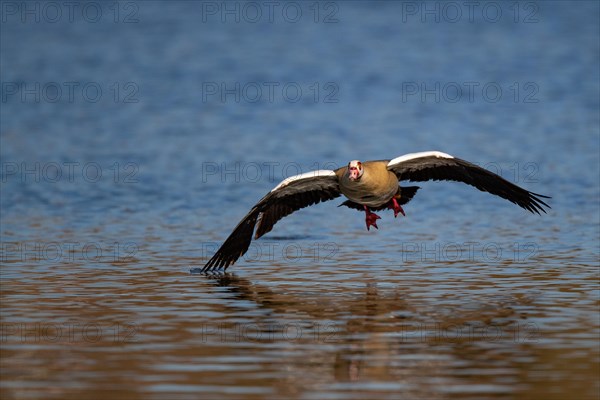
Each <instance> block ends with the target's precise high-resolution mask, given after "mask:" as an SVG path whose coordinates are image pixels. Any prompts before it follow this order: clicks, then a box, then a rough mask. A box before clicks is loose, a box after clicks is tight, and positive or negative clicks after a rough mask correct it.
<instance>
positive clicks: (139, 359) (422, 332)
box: [1, 260, 599, 399]
mask: <svg viewBox="0 0 600 400" xmlns="http://www.w3.org/2000/svg"><path fill="white" fill-rule="evenodd" d="M349 261H351V260H349ZM189 264H190V260H178V261H177V262H176V263H175V265H171V266H165V265H148V266H145V267H144V268H141V267H140V265H139V262H138V261H133V262H131V263H120V264H115V263H105V264H102V265H98V266H97V268H92V267H90V265H78V264H77V263H71V264H67V265H55V266H52V267H47V266H44V267H43V268H42V267H41V266H40V265H39V264H38V265H36V264H32V265H20V264H18V263H10V262H9V263H7V264H5V266H4V267H3V286H2V306H3V313H2V321H1V322H2V337H1V339H2V341H1V346H2V361H1V368H2V398H38V397H41V398H78V399H81V398H102V397H109V396H112V397H115V398H144V399H146V398H164V397H165V396H168V397H172V396H173V395H174V394H177V397H181V398H194V397H196V396H197V395H198V394H201V395H205V396H206V397H209V398H212V397H217V396H218V397H225V398H249V399H252V398H265V397H271V398H281V397H315V398H322V397H334V398H367V397H370V398H398V394H401V395H402V397H406V398H436V399H437V398H461V399H462V398H469V397H473V398H482V397H485V398H515V397H518V398H540V399H541V398H544V399H552V398H556V399H559V398H567V397H568V398H579V399H584V398H594V396H595V395H596V394H597V389H598V386H597V385H596V386H595V387H594V386H590V385H589V382H597V380H596V378H597V376H598V372H599V371H598V352H597V346H595V345H594V344H593V343H595V339H596V338H597V333H598V326H594V325H593V324H592V323H591V322H590V319H589V316H586V315H585V313H586V312H589V313H592V312H595V311H594V307H597V306H598V301H597V299H593V298H592V297H590V295H589V293H590V291H589V290H590V285H594V284H595V283H594V282H595V281H594V280H593V279H594V278H593V274H589V273H588V274H587V275H585V274H581V275H580V278H581V277H582V276H587V277H588V278H589V280H587V279H578V280H571V281H565V280H564V279H561V274H562V273H564V271H559V270H557V269H554V268H552V267H550V266H547V265H541V264H538V265H536V264H531V265H526V266H523V267H522V270H523V271H527V272H522V271H520V272H516V273H514V272H510V271H512V270H511V266H510V265H503V264H502V263H501V264H499V265H496V266H494V267H493V268H490V267H489V266H485V265H462V266H453V265H449V264H448V263H444V264H442V265H439V264H435V265H428V266H422V267H418V268H416V267H415V266H406V265H404V266H395V267H393V268H392V267H391V266H370V267H363V266H360V265H352V264H351V262H350V263H348V264H343V263H342V264H339V265H336V266H335V268H332V267H331V266H329V265H327V266H322V265H316V266H312V265H310V264H300V265H295V266H290V265H283V264H280V265H272V266H263V268H260V269H259V268H254V267H253V266H252V265H248V266H245V269H244V268H239V271H240V272H239V274H224V275H216V276H209V277H207V276H203V275H194V274H189V273H188V272H187V270H186V268H185V267H182V266H183V265H189ZM451 268H453V270H452V269H451ZM581 268H582V269H583V270H586V268H585V267H583V266H582V267H581ZM449 269H451V270H449ZM587 271H588V272H589V271H590V269H589V268H588V269H587ZM242 273H243V274H244V276H242ZM586 310H587V311H586Z"/></svg>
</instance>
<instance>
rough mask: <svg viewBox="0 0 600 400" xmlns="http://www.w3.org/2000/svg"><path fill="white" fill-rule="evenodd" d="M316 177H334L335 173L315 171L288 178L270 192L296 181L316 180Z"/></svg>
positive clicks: (321, 170)
mask: <svg viewBox="0 0 600 400" xmlns="http://www.w3.org/2000/svg"><path fill="white" fill-rule="evenodd" d="M318 176H335V172H333V171H331V170H328V169H319V170H316V171H310V172H305V173H303V174H300V175H294V176H290V177H289V178H286V179H284V180H282V181H281V182H280V183H279V185H277V186H275V188H274V189H273V190H271V192H274V191H276V190H279V189H281V188H283V187H285V186H287V185H288V184H289V183H290V182H293V181H297V180H299V179H307V178H316V177H318Z"/></svg>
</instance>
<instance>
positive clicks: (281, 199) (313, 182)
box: [202, 170, 341, 272]
mask: <svg viewBox="0 0 600 400" xmlns="http://www.w3.org/2000/svg"><path fill="white" fill-rule="evenodd" d="M340 195H341V192H340V188H339V184H338V178H337V175H336V173H335V171H330V170H318V171H312V172H307V173H305V174H301V175H296V176H292V177H289V178H287V179H284V180H283V181H282V182H281V183H279V185H277V186H276V187H275V188H273V190H271V191H270V192H269V193H267V194H266V195H265V196H264V197H263V198H262V199H261V200H260V201H259V202H258V203H256V205H254V207H252V209H251V210H250V212H248V214H246V216H245V217H244V218H243V219H242V220H241V221H240V223H239V224H238V225H237V226H236V227H235V229H234V230H233V232H232V233H231V235H229V237H228V238H227V239H226V240H225V242H224V243H223V245H222V246H221V247H220V248H219V250H217V252H216V253H215V255H214V256H212V258H211V259H210V260H209V261H208V262H207V263H206V265H205V266H204V268H202V272H208V271H214V270H219V269H222V270H226V269H227V267H228V266H229V265H231V264H233V263H235V262H236V261H237V259H238V258H240V257H241V256H243V255H244V254H245V253H246V252H247V251H248V248H249V247H250V242H252V233H253V232H254V228H255V226H256V225H257V223H258V226H257V227H256V234H255V236H254V238H255V239H258V238H259V237H261V236H263V235H264V234H266V233H268V232H270V231H271V229H273V226H274V225H275V224H276V223H277V221H279V220H280V219H281V218H283V217H285V216H287V215H290V214H291V213H293V212H294V211H297V210H300V209H301V208H304V207H308V206H311V205H313V204H317V203H319V202H322V201H328V200H332V199H335V198H336V197H339V196H340Z"/></svg>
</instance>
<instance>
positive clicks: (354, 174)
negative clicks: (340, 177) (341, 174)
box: [348, 167, 359, 181]
mask: <svg viewBox="0 0 600 400" xmlns="http://www.w3.org/2000/svg"><path fill="white" fill-rule="evenodd" d="M358 178H359V172H358V168H356V167H353V168H350V169H349V170H348V179H350V180H351V181H355V180H357V179H358Z"/></svg>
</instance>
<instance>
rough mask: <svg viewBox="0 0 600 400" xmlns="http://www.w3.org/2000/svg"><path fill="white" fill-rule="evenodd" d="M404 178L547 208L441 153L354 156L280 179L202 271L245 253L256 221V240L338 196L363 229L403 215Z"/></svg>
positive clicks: (408, 190)
mask: <svg viewBox="0 0 600 400" xmlns="http://www.w3.org/2000/svg"><path fill="white" fill-rule="evenodd" d="M404 180H407V181H413V182H423V181H428V180H434V181H440V180H447V181H458V182H464V183H466V184H468V185H471V186H474V187H476V188H477V189H479V190H481V191H484V192H488V193H491V194H495V195H496V196H500V197H502V198H504V199H507V200H509V201H511V202H513V203H515V204H517V205H518V206H520V207H523V208H524V209H526V210H528V211H531V212H532V213H537V214H540V211H542V212H544V213H545V212H546V210H544V206H545V207H548V208H550V206H549V205H548V204H546V203H544V201H543V200H542V198H546V199H547V198H549V197H548V196H543V195H541V194H536V193H532V192H529V191H527V190H525V189H522V188H520V187H519V186H517V185H515V184H513V183H510V182H508V181H507V180H505V179H504V178H502V177H500V176H498V175H496V174H494V173H492V172H490V171H488V170H486V169H483V168H481V167H478V166H477V165H475V164H472V163H470V162H468V161H465V160H461V159H460V158H455V157H453V156H451V155H449V154H446V153H442V152H439V151H426V152H421V153H412V154H406V155H404V156H401V157H397V158H394V159H393V160H391V161H390V160H379V161H366V162H364V163H361V162H360V161H357V160H354V161H350V163H348V166H345V167H342V168H338V169H336V170H335V171H330V170H318V171H312V172H307V173H304V174H301V175H296V176H292V177H289V178H287V179H284V180H283V181H282V182H281V183H280V184H279V185H277V186H275V188H274V189H273V190H271V191H270V192H269V193H267V195H266V196H264V197H263V198H262V199H261V200H260V201H259V202H258V203H256V205H255V206H254V207H252V209H251V210H250V212H249V213H248V214H247V215H246V216H245V217H244V218H243V219H242V220H241V221H240V223H239V224H238V225H237V226H236V227H235V229H234V230H233V232H232V233H231V235H229V237H228V238H227V240H225V243H223V245H222V246H221V248H219V250H218V251H217V252H216V253H215V255H214V256H213V257H212V258H211V259H210V260H209V261H208V262H207V263H206V265H205V266H204V268H202V270H201V271H202V272H208V271H214V270H219V269H222V270H225V269H227V267H228V266H229V265H231V264H233V263H235V262H236V261H237V259H238V258H240V257H241V256H243V255H244V254H245V253H246V251H248V247H249V246H250V242H251V241H252V233H253V232H254V227H255V225H256V224H257V222H258V227H257V228H256V234H255V235H254V238H255V239H258V238H260V237H261V236H263V235H264V234H265V233H267V232H270V231H271V229H273V225H275V223H277V221H279V220H280V219H281V218H283V217H285V216H287V215H289V214H291V213H293V212H294V211H297V210H299V209H301V208H304V207H308V206H311V205H313V204H317V203H319V202H321V201H327V200H332V199H335V198H336V197H339V196H340V195H344V196H346V197H347V198H348V200H346V201H345V202H344V203H342V204H340V206H342V205H344V206H347V207H350V208H354V209H357V210H361V211H363V210H364V212H365V216H366V225H367V230H369V228H370V227H371V226H373V227H375V228H377V220H378V219H380V217H379V216H378V215H377V214H375V213H373V211H379V210H383V209H392V210H393V211H394V217H396V216H397V215H398V213H402V215H405V214H404V210H403V209H402V205H404V204H406V203H408V202H409V201H410V200H411V199H412V197H413V196H414V195H415V193H416V192H417V190H418V189H419V187H418V186H409V187H400V186H399V184H398V181H404Z"/></svg>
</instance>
